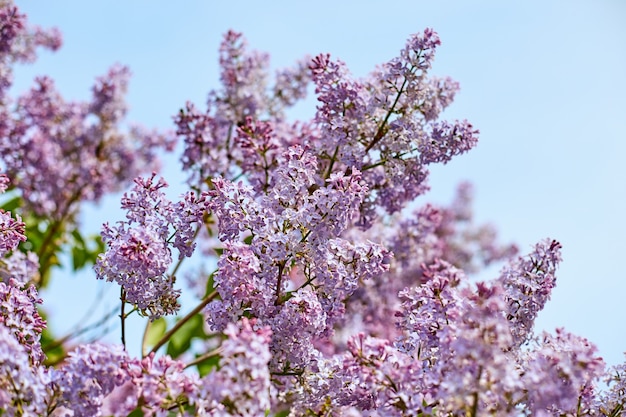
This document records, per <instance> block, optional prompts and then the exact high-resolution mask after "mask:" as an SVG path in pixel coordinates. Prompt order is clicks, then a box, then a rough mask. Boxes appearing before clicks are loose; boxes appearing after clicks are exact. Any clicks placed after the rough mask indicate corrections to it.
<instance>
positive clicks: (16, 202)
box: [0, 196, 22, 211]
mask: <svg viewBox="0 0 626 417" xmlns="http://www.w3.org/2000/svg"><path fill="white" fill-rule="evenodd" d="M19 207H22V197H20V196H16V197H13V198H12V199H10V200H8V201H7V202H6V203H4V204H3V205H2V207H0V208H2V210H4V211H15V209H17V208H19Z"/></svg>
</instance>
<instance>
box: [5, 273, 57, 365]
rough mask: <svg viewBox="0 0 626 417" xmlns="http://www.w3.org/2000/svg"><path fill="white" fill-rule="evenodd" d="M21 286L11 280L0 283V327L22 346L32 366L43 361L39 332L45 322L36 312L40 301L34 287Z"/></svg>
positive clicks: (44, 325)
mask: <svg viewBox="0 0 626 417" xmlns="http://www.w3.org/2000/svg"><path fill="white" fill-rule="evenodd" d="M20 287H21V284H20V283H19V282H17V281H15V280H13V279H10V280H9V282H8V283H4V282H0V327H4V328H6V329H7V330H8V331H10V332H11V333H12V334H13V335H14V337H15V338H16V340H17V341H18V342H19V343H20V344H21V345H23V346H24V349H25V351H26V352H27V353H28V355H29V359H30V362H31V363H32V364H33V366H37V365H39V364H40V363H41V362H42V361H43V360H44V353H43V351H42V349H41V343H40V338H41V332H42V331H43V329H44V328H45V327H46V322H45V321H44V320H43V319H42V318H41V316H40V315H39V312H38V311H37V307H36V304H40V303H41V302H42V300H41V299H40V298H39V295H38V294H37V290H36V289H35V287H34V286H32V285H31V286H30V287H29V288H27V289H21V288H20Z"/></svg>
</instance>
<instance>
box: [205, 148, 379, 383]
mask: <svg viewBox="0 0 626 417" xmlns="http://www.w3.org/2000/svg"><path fill="white" fill-rule="evenodd" d="M278 161H279V164H278V168H276V169H275V170H274V171H273V172H272V177H271V178H270V179H269V183H270V184H272V187H271V188H270V189H269V190H267V191H265V192H259V193H256V192H255V190H254V189H253V188H252V187H249V186H245V185H243V184H241V183H239V184H233V183H232V182H229V181H226V180H224V179H219V178H218V179H215V180H214V181H213V184H214V185H215V189H214V190H213V191H211V192H210V193H209V194H210V196H211V200H210V202H209V207H210V208H211V210H212V212H213V213H214V214H215V216H216V217H217V219H218V221H219V238H220V240H222V241H223V242H224V252H223V253H222V255H221V257H220V260H219V262H218V271H217V273H216V274H215V276H214V282H215V285H216V289H217V291H218V293H219V294H220V298H221V299H220V300H216V301H214V302H212V303H211V304H209V306H208V310H207V319H208V321H209V323H210V324H211V326H212V327H213V328H214V329H216V330H222V329H224V328H225V327H226V325H227V323H229V322H234V321H237V320H238V318H239V317H241V316H242V315H244V314H246V315H249V316H252V317H256V318H257V319H258V320H259V323H261V324H263V325H269V326H270V328H271V329H272V334H273V339H272V351H273V352H274V357H273V359H272V369H275V370H276V371H278V370H280V371H281V372H292V371H293V370H294V369H302V367H303V366H306V364H307V363H308V362H309V361H310V360H311V359H312V358H313V357H314V356H315V355H316V349H314V347H313V340H314V339H315V338H318V337H322V336H324V335H328V334H331V333H332V328H333V326H334V325H335V323H337V322H338V321H339V320H341V318H342V317H343V313H344V310H345V305H344V302H345V300H346V299H347V298H349V297H350V295H351V294H352V293H353V292H354V291H355V290H356V288H357V286H358V282H359V281H362V280H367V279H370V278H371V277H373V276H376V275H377V274H379V273H381V272H383V271H385V270H386V269H387V268H388V260H389V254H388V252H387V251H385V250H384V249H383V248H382V247H380V246H379V245H377V244H374V243H372V242H366V243H359V244H352V243H350V242H348V241H346V240H345V239H342V238H341V237H340V235H341V233H342V232H343V231H344V230H345V229H346V228H347V227H348V225H349V224H350V221H351V219H352V218H353V217H355V214H356V213H357V212H358V208H359V204H360V203H361V202H362V200H363V197H364V195H365V193H366V192H367V188H366V187H364V186H363V184H362V183H361V177H360V173H359V172H358V171H357V170H354V171H353V172H352V173H351V174H350V175H344V174H341V173H335V174H333V175H331V177H330V178H328V179H327V180H326V181H325V182H324V181H323V179H322V178H321V177H320V176H319V174H318V173H317V160H316V158H315V157H313V156H312V155H311V153H310V152H309V151H308V150H307V149H304V148H302V147H300V146H293V147H290V148H288V149H287V151H285V152H284V153H283V154H282V155H280V156H279V157H278ZM258 194H260V195H258ZM246 237H248V238H250V243H249V244H243V243H241V239H244V238H246ZM292 276H293V279H292V278H291V277H292ZM296 328H297V329H299V332H298V337H294V332H293V331H294V329H296Z"/></svg>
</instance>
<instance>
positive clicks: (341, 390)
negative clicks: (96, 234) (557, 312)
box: [0, 2, 626, 417]
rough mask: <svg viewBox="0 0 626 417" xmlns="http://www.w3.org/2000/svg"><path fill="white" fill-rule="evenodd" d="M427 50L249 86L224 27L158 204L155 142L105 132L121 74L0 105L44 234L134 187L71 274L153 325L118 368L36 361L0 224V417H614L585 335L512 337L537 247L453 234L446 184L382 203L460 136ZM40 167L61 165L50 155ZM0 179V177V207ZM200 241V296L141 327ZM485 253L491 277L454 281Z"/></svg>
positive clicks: (21, 281)
mask: <svg viewBox="0 0 626 417" xmlns="http://www.w3.org/2000/svg"><path fill="white" fill-rule="evenodd" d="M24 22H25V18H24V16H22V15H20V14H19V12H18V11H17V9H16V8H15V7H13V6H12V5H11V4H10V3H9V2H5V3H2V4H1V5H0V24H2V26H1V27H0V84H1V83H5V84H6V83H9V81H7V80H8V79H9V78H7V77H5V75H6V74H5V72H3V68H4V67H2V66H3V65H4V66H7V65H9V64H10V63H12V62H14V61H15V60H25V59H28V57H29V56H30V53H31V52H29V51H31V50H32V49H33V48H34V46H35V45H44V44H48V45H50V46H54V42H53V41H52V38H50V37H49V38H45V36H44V35H43V33H44V32H35V33H39V35H36V36H35V37H34V39H35V40H32V41H31V40H29V41H26V39H27V38H28V36H30V35H28V34H32V33H33V32H32V31H31V32H28V30H26V29H24V27H25V26H24V25H25V23H24ZM37 36H39V38H37ZM44 38H45V39H44ZM46 39H47V40H46ZM439 44H440V40H439V37H438V35H437V34H436V33H435V32H434V31H433V30H431V29H427V30H425V31H424V32H423V33H420V34H416V35H412V36H411V37H410V38H409V39H408V41H407V43H406V45H405V47H404V48H403V49H402V50H401V51H400V54H399V56H398V57H397V58H394V59H392V60H390V61H389V62H387V63H385V64H383V65H382V66H380V67H379V68H378V69H377V70H376V71H375V72H373V73H372V74H371V75H370V76H369V77H367V78H363V79H358V80H357V79H354V78H353V77H352V76H351V75H350V73H349V71H348V69H347V68H346V66H345V64H343V63H342V62H341V61H338V60H333V59H331V58H330V56H329V55H327V54H320V55H318V56H317V57H315V58H313V59H311V60H308V62H304V61H302V62H299V63H298V64H297V65H296V67H294V68H291V69H286V70H279V71H278V72H277V75H276V78H275V83H274V85H273V86H272V85H270V81H269V80H270V77H269V58H268V56H267V55H266V54H263V53H259V52H256V51H251V50H249V49H248V47H247V43H246V41H245V39H244V38H243V36H242V35H241V34H240V33H236V32H233V31H230V32H228V33H227V34H226V35H225V37H224V40H223V42H222V44H221V47H220V67H221V81H222V88H221V89H219V90H214V91H212V92H211V93H210V94H209V102H208V108H207V110H206V111H201V110H198V109H197V108H196V107H195V106H194V105H192V104H190V103H189V104H187V106H186V108H185V109H184V110H181V112H180V113H179V114H178V115H177V116H176V118H175V124H176V126H177V136H178V137H179V138H181V139H182V140H183V142H184V154H183V156H182V163H183V168H184V169H185V170H186V171H187V172H188V173H189V175H190V177H189V185H190V187H191V188H192V189H193V190H194V192H187V193H185V194H183V195H182V196H181V198H180V200H179V201H177V202H173V201H171V200H170V199H168V198H167V197H166V195H165V193H164V188H165V187H166V186H167V184H166V182H165V181H164V180H163V179H157V176H156V174H155V173H154V174H153V175H152V176H151V177H147V178H143V177H136V174H137V172H138V170H139V169H140V166H143V165H144V164H145V163H150V161H152V158H153V153H154V150H155V149H156V147H157V146H161V145H168V144H169V142H167V141H166V140H165V139H164V138H163V137H162V136H160V135H158V134H154V135H153V134H150V133H145V132H142V131H139V130H136V131H132V132H131V133H130V136H135V137H140V138H143V139H140V141H139V143H140V147H141V148H142V149H138V148H137V146H136V144H133V143H132V141H129V139H128V138H129V136H128V135H127V134H123V133H121V132H120V131H119V130H118V129H117V125H118V124H119V123H120V122H121V120H122V119H123V117H124V115H125V112H126V108H125V105H124V101H123V96H124V92H125V90H126V85H127V77H128V70H127V69H125V68H123V67H114V68H113V69H112V70H111V71H110V72H109V73H108V74H107V75H106V76H104V77H102V78H100V79H98V80H97V82H96V86H95V87H94V90H93V92H94V97H93V99H92V100H91V101H90V102H89V103H67V102H65V101H64V100H63V99H62V98H61V96H60V95H59V94H58V93H57V92H56V91H55V89H54V86H53V84H52V82H51V80H49V79H47V78H41V79H39V80H38V81H37V85H36V87H35V88H34V89H33V90H31V91H30V92H28V93H27V94H26V95H24V96H23V97H21V98H20V99H19V100H18V101H17V104H16V108H15V111H14V112H15V117H4V116H6V115H8V111H9V110H8V107H7V106H8V103H9V102H8V98H7V97H6V96H5V95H4V93H2V96H1V100H0V111H1V112H2V114H0V120H1V121H2V122H1V123H0V151H2V155H3V156H2V158H3V160H2V161H3V163H4V164H5V165H6V167H7V170H8V173H9V174H10V175H11V177H12V179H14V180H13V182H12V184H11V185H12V186H14V187H15V189H16V192H18V193H20V194H19V195H20V196H21V197H23V199H24V200H25V204H26V209H28V210H32V211H33V212H34V213H35V214H38V215H40V216H44V217H48V218H49V220H50V219H53V220H56V221H63V220H64V218H65V217H66V216H70V215H72V214H73V210H74V209H75V207H76V206H77V204H78V203H79V202H80V201H84V200H97V199H98V198H100V196H102V195H103V194H104V193H106V192H108V191H111V190H114V189H117V187H118V186H119V184H120V183H121V182H123V181H124V180H125V179H128V178H131V177H135V180H134V186H133V187H132V189H131V190H130V191H128V192H127V193H125V194H124V196H123V197H122V204H121V205H122V208H123V209H124V210H125V211H126V218H125V219H124V220H123V221H119V222H118V223H116V224H115V225H110V224H108V223H107V224H105V225H104V226H103V230H102V234H101V235H102V239H103V241H104V243H105V244H106V247H107V248H106V251H105V252H104V253H102V254H100V255H99V256H98V258H97V261H96V265H95V271H96V276H97V278H99V279H106V280H107V281H115V282H116V283H118V284H119V285H120V286H121V289H122V291H121V302H122V309H121V314H120V317H121V319H122V323H124V320H125V319H126V318H127V314H125V310H124V306H125V303H129V304H131V305H132V306H133V307H135V308H134V309H133V310H132V311H131V312H130V313H128V314H132V313H134V312H135V311H139V313H140V314H142V315H145V316H148V317H149V318H150V319H151V321H152V325H153V326H154V327H149V328H147V331H146V337H145V338H144V342H145V344H148V345H150V344H151V343H152V344H153V345H152V346H153V349H152V351H151V352H148V349H144V350H145V351H146V353H145V354H144V355H143V357H142V358H133V357H130V356H129V354H128V353H127V352H126V351H125V350H124V348H123V347H121V346H111V345H104V344H100V343H91V344H82V345H79V346H75V347H74V348H73V349H68V351H69V353H68V354H67V356H66V357H65V358H62V361H61V362H60V363H59V364H57V365H56V367H53V366H47V365H46V362H45V360H46V355H45V353H44V351H43V348H42V346H41V344H42V342H41V339H42V337H41V335H42V332H43V330H44V327H45V322H44V321H43V320H42V318H41V315H40V314H39V312H38V311H37V307H36V304H38V303H40V302H41V300H40V299H39V297H38V295H37V291H36V289H35V287H33V286H30V287H28V289H25V288H26V286H27V284H29V283H31V282H36V281H37V272H36V268H37V256H36V255H33V254H28V253H22V252H19V251H15V250H14V249H15V248H16V247H17V246H18V244H19V242H21V241H23V240H24V239H25V236H24V230H25V225H24V223H22V222H21V220H20V218H19V217H16V218H15V219H13V218H12V217H11V215H10V213H5V212H0V414H2V415H9V416H13V415H15V416H21V415H41V416H59V415H73V416H99V415H110V416H115V417H118V416H119V417H123V416H128V415H140V414H141V415H154V416H163V417H165V416H172V415H176V416H181V417H182V416H278V415H280V416H285V415H289V416H293V417H295V416H302V415H318V416H321V415H343V416H363V415H365V416H398V417H400V416H402V417H408V416H461V415H463V416H471V417H475V416H479V415H497V416H520V415H523V416H549V415H567V416H570V415H571V416H574V415H576V416H580V415H610V416H617V415H621V414H623V410H624V407H625V406H626V395H625V392H626V388H625V385H624V381H625V380H626V371H625V369H626V368H625V367H624V366H623V365H620V366H617V367H614V368H612V369H610V370H609V371H608V373H607V372H605V369H604V362H603V361H602V359H601V358H600V357H599V356H598V355H597V351H596V348H595V346H593V345H592V344H591V343H590V342H588V341H587V340H586V339H584V338H581V337H577V336H575V335H572V334H570V333H568V332H566V331H565V330H563V329H557V330H556V331H555V332H554V333H548V332H543V333H542V334H540V335H536V334H535V333H534V331H533V327H534V323H535V320H536V318H537V315H538V314H539V312H540V311H541V310H542V309H543V307H544V306H545V304H546V302H547V301H548V300H549V298H550V294H551V291H552V289H553V288H554V286H555V284H556V268H557V266H558V264H559V262H560V261H561V253H560V249H561V245H560V244H559V243H558V242H557V241H554V240H544V241H541V242H539V243H538V244H537V245H536V246H535V247H534V248H533V250H532V251H531V253H530V254H528V255H526V256H523V257H514V256H515V255H516V252H517V248H516V247H515V246H514V245H505V244H501V243H499V242H498V240H497V236H496V233H495V231H494V229H493V228H491V227H490V226H489V225H475V224H474V222H473V214H472V210H471V200H472V195H471V189H470V187H469V186H468V185H465V184H464V185H461V186H460V188H459V190H458V193H457V196H456V197H455V199H454V201H453V202H452V203H451V204H450V205H449V206H435V205H431V204H426V205H424V206H422V207H419V208H417V209H416V210H415V211H413V212H412V213H408V212H405V211H404V209H405V208H406V206H407V204H408V203H410V202H411V201H413V200H414V199H415V197H417V196H420V195H422V194H423V193H424V192H425V191H426V190H427V188H428V187H427V185H426V180H427V176H428V171H427V167H428V166H429V165H430V164H435V163H440V164H445V163H447V162H449V161H450V160H451V159H452V158H455V157H457V156H458V155H460V154H462V153H465V152H467V151H468V150H469V149H471V148H472V147H473V146H474V145H475V144H476V134H477V130H476V129H474V127H473V126H472V125H471V124H470V123H468V122H466V121H455V122H448V121H442V120H439V116H440V114H441V112H442V111H443V110H444V109H445V108H446V107H447V106H448V105H450V104H451V102H452V100H453V99H454V95H455V94H456V92H457V91H458V88H459V87H458V84H457V83H456V82H454V81H452V80H451V79H449V78H443V79H442V78H436V77H431V76H430V75H429V71H430V69H431V66H432V61H433V59H434V54H435V51H436V48H437V47H438V46H439ZM20 48H21V49H20ZM3 77H4V78H3ZM309 80H311V81H312V82H313V84H314V85H315V92H316V94H317V98H318V101H319V105H318V107H317V109H316V113H315V116H314V117H313V119H312V120H310V121H307V122H296V123H288V122H287V121H286V120H285V110H286V109H287V108H288V107H289V106H292V105H293V104H295V103H296V102H297V101H298V100H300V99H302V98H303V97H304V95H305V92H306V89H307V84H308V82H309ZM2 85H3V84H2ZM2 85H0V92H3V91H4V90H2V88H3V87H2ZM94 116H95V119H94ZM5 151H6V152H5ZM135 153H139V154H140V156H141V157H140V158H138V159H139V161H138V162H137V163H135V162H133V155H134V154H135ZM60 159H63V160H64V161H67V163H66V164H61V165H63V166H59V164H58V163H56V164H53V163H52V162H51V161H53V160H54V161H58V160H60ZM8 184H9V182H8V178H7V177H6V176H4V175H0V192H4V191H5V190H6V189H8ZM56 212H59V213H61V214H58V215H57V214H53V213H56ZM54 216H60V217H54ZM207 236H208V237H209V238H208V239H206V238H207ZM213 236H215V238H213ZM201 239H206V241H205V243H206V244H207V245H214V247H213V249H214V251H213V253H215V254H217V260H216V261H217V262H216V263H217V268H216V270H215V271H214V272H213V273H212V274H210V276H209V277H202V279H199V280H198V281H201V282H202V283H203V286H206V287H207V288H206V290H205V291H203V293H204V294H205V295H204V298H203V299H202V300H201V301H200V303H199V305H197V306H196V308H195V309H193V310H192V311H191V312H190V313H189V314H188V315H186V316H184V317H181V318H180V320H179V321H177V322H176V324H175V325H174V326H173V327H171V328H170V329H169V330H167V331H165V330H163V332H164V333H163V336H159V335H158V334H156V335H155V333H153V332H152V330H154V329H156V328H157V327H158V326H157V323H155V322H154V321H155V320H156V319H158V318H161V316H164V315H166V314H172V313H176V312H178V309H179V305H178V299H179V295H180V290H178V289H175V286H174V285H175V281H176V274H177V273H178V271H179V267H180V265H181V264H182V262H183V261H184V260H185V259H187V258H189V257H191V256H192V255H193V254H194V252H195V248H196V244H197V241H198V240H201ZM174 250H176V251H177V252H178V258H177V259H178V261H177V263H176V264H175V265H174V256H173V251H174ZM11 251H13V253H9V252H11ZM207 253H208V252H207ZM499 261H505V262H506V264H505V266H504V267H503V268H502V269H501V272H500V275H499V276H498V277H497V278H496V279H494V280H492V281H487V282H484V281H479V282H475V281H472V280H470V279H469V278H470V275H471V274H473V273H476V272H480V271H481V269H482V268H483V267H485V266H487V265H490V264H492V263H494V262H499ZM205 283H206V284H205ZM201 318H204V323H203V322H202V321H201V320H200V319H201ZM196 319H197V320H196ZM194 320H195V322H194ZM158 323H160V324H163V323H166V322H165V321H164V320H161V321H159V322H158ZM166 326H167V324H166ZM183 329H185V330H183ZM191 329H193V330H191ZM154 337H157V338H158V337H161V339H160V340H159V341H158V342H156V344H154V342H150V341H149V339H153V338H154ZM181 340H182V342H181ZM196 342H198V343H196ZM168 343H169V345H167V354H160V353H159V348H160V347H161V346H163V345H164V344H168ZM180 345H182V346H183V347H182V348H181V347H180ZM143 348H149V346H143ZM205 348H206V351H204V350H203V349H205ZM201 350H202V351H201ZM193 365H197V366H198V370H199V373H196V372H194V371H193V370H192V369H191V367H192V366H193ZM603 379H604V380H605V381H607V382H608V384H609V385H608V387H607V388H606V389H605V390H604V391H603V390H602V388H601V385H600V381H602V380H603ZM538 387H540V389H538Z"/></svg>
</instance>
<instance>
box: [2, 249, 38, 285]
mask: <svg viewBox="0 0 626 417" xmlns="http://www.w3.org/2000/svg"><path fill="white" fill-rule="evenodd" d="M11 280H14V282H15V283H16V284H15V286H17V287H20V288H24V287H25V286H28V285H30V284H37V283H38V282H39V280H40V276H39V257H38V256H37V254H36V253H34V252H27V253H24V252H22V251H19V250H16V251H13V252H12V253H11V255H9V256H5V257H4V258H0V282H2V281H3V282H5V283H7V284H8V283H9V282H10V281H11Z"/></svg>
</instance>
